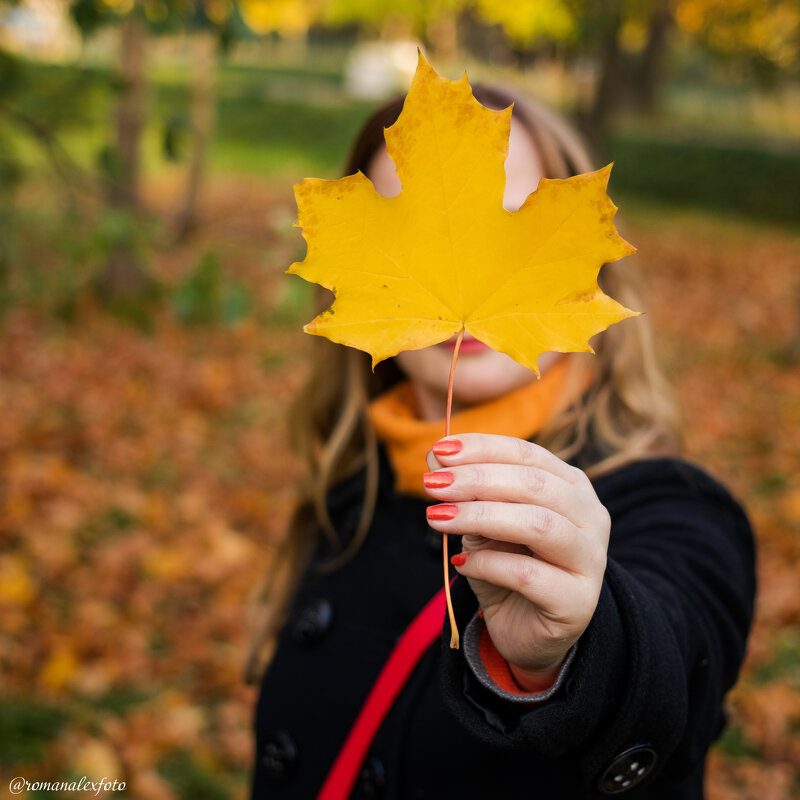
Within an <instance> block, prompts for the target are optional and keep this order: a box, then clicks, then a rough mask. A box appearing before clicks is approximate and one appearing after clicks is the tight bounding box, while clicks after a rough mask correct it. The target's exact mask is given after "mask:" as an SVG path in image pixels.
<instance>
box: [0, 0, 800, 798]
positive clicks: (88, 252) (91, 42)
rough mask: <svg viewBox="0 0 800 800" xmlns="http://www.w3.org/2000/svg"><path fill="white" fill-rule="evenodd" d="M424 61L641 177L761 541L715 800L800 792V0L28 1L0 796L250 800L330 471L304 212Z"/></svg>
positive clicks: (6, 398)
mask: <svg viewBox="0 0 800 800" xmlns="http://www.w3.org/2000/svg"><path fill="white" fill-rule="evenodd" d="M418 45H419V46H421V47H422V48H423V49H424V50H425V52H426V53H427V55H428V57H429V59H430V60H431V62H432V64H433V65H434V67H435V68H436V69H437V70H438V71H439V72H440V74H444V75H446V76H447V77H450V78H455V77H458V76H459V75H461V74H462V72H463V71H464V69H467V70H468V73H469V76H470V78H471V79H473V80H482V81H486V82H499V83H504V84H509V85H513V86H516V87H519V88H521V89H523V90H525V91H529V92H530V93H532V94H534V95H536V96H538V97H540V98H542V99H544V100H545V101H547V102H549V103H551V104H552V105H554V106H556V107H558V108H560V109H561V110H563V111H564V112H565V113H566V114H567V115H568V116H570V117H571V118H572V119H574V120H576V121H577V122H578V124H579V125H580V126H581V128H582V129H583V130H584V131H585V133H586V134H587V136H588V137H589V139H590V140H591V142H592V146H593V148H594V151H595V153H596V155H597V161H598V164H600V163H606V162H607V161H610V160H614V161H615V162H616V165H615V167H614V171H613V175H612V181H611V187H610V192H611V195H612V197H613V198H614V200H615V201H616V203H617V204H618V205H619V206H620V207H621V211H620V213H619V215H618V222H619V227H620V229H621V230H622V231H623V233H624V235H625V236H626V238H628V239H629V240H631V241H632V242H634V243H635V244H636V245H637V247H638V248H639V254H638V256H636V258H637V259H638V266H639V270H640V273H641V276H642V282H643V286H644V291H645V295H646V299H647V304H646V305H647V308H648V310H649V313H650V314H651V316H652V319H653V322H654V325H655V327H656V329H657V331H658V343H659V348H660V351H661V355H662V357H663V359H664V361H665V364H666V367H667V369H668V372H669V374H670V377H671V379H672V380H673V382H674V384H675V386H676V387H677V391H678V393H679V395H680V399H681V401H682V403H683V406H684V410H685V416H686V422H687V430H688V434H687V446H688V453H689V456H690V457H691V458H693V459H696V460H698V461H699V462H701V463H702V464H704V465H706V466H707V467H708V468H709V469H710V470H711V471H713V472H714V473H716V474H717V475H719V476H721V477H722V478H723V480H725V481H726V482H728V483H729V484H730V485H731V487H732V488H733V490H734V491H735V492H736V493H737V494H738V496H739V497H740V498H742V499H743V501H744V502H745V503H746V505H747V506H748V508H749V510H750V513H751V515H752V518H753V520H754V523H755V525H756V527H757V530H758V536H759V540H760V546H761V553H760V561H759V575H760V582H761V585H760V600H759V606H758V616H757V624H756V628H755V631H754V634H753V638H752V642H751V647H750V652H749V656H748V661H747V664H746V667H745V670H744V673H743V676H742V680H741V682H740V683H739V685H738V687H737V688H736V690H735V691H734V692H733V695H732V697H731V698H730V726H729V728H728V730H727V731H726V733H725V734H724V735H723V737H722V739H721V740H720V741H719V742H718V744H717V745H716V746H715V748H714V751H713V756H712V759H711V763H710V767H709V774H708V780H707V784H708V797H709V798H710V800H787V799H788V798H791V797H798V796H800V772H798V764H800V591H798V585H799V584H800V566H799V565H800V7H799V6H798V4H797V2H796V0H761V1H760V2H759V1H757V0H605V1H604V2H592V1H591V0H431V2H424V0H410V1H409V2H400V0H328V1H326V0H263V2H259V0H247V1H245V0H240V1H239V2H238V3H236V2H232V0H205V2H199V1H193V0H27V2H23V0H19V2H10V1H9V0H0V326H1V327H2V338H1V339H0V775H1V776H2V779H3V780H2V788H0V792H5V787H6V785H7V783H6V782H7V781H8V779H9V778H10V777H13V776H16V775H24V776H26V777H28V778H29V779H30V780H47V779H52V780H56V779H68V778H70V777H71V776H74V777H80V776H82V775H87V776H89V777H93V778H101V777H103V776H106V777H109V778H117V779H118V780H125V781H126V783H127V785H128V795H129V796H131V797H136V798H142V800H223V799H224V798H244V797H245V796H246V793H247V783H248V776H249V770H250V765H251V760H252V752H251V749H252V745H251V734H250V726H251V715H252V712H253V703H254V699H255V689H254V688H253V687H251V686H247V685H245V684H244V683H243V682H242V679H241V673H242V667H243V661H244V653H245V645H246V640H247V629H246V613H245V612H246V608H247V605H248V599H249V597H250V595H251V594H252V592H253V590H254V587H256V586H257V584H258V582H259V579H260V577H261V576H262V575H263V574H264V572H265V570H266V568H267V566H268V565H269V563H270V558H271V556H272V554H273V552H274V549H275V545H276V543H277V542H278V541H279V540H280V537H281V536H282V534H283V530H284V526H285V522H286V519H287V515H288V513H289V510H290V508H291V502H292V485H293V482H294V481H295V480H296V479H297V477H298V474H299V472H298V465H297V463H296V461H295V460H294V458H293V457H292V455H291V453H290V450H289V447H288V444H287V441H286V434H285V431H284V427H283V426H284V414H285V409H286V406H287V402H288V400H289V398H290V397H291V396H292V394H293V392H294V391H295V390H296V388H297V387H298V386H299V384H300V383H301V381H302V379H303V375H304V366H303V364H304V353H305V348H306V342H305V341H304V335H303V334H302V332H301V327H302V324H303V323H304V322H305V321H307V320H308V319H309V318H310V295H309V291H308V287H307V285H306V284H304V283H303V282H302V281H301V280H299V279H289V278H285V277H284V276H283V274H282V273H283V271H284V269H285V268H286V267H287V266H288V264H289V263H290V262H291V261H293V260H294V259H295V258H298V257H302V253H303V252H304V246H303V243H302V240H301V238H300V235H299V233H298V231H297V230H296V229H294V228H293V227H292V223H293V222H294V219H295V213H296V212H295V206H294V200H293V195H292V189H291V185H292V183H293V182H297V181H299V180H300V179H302V178H303V177H306V176H315V177H326V178H332V177H337V176H338V175H339V170H340V167H341V164H342V163H343V161H344V157H345V153H346V150H347V145H348V142H349V140H350V138H351V137H352V135H353V134H354V133H355V131H356V130H357V129H358V127H359V125H360V123H361V122H362V121H363V120H364V119H365V117H366V115H367V114H368V113H369V111H370V109H371V108H372V107H373V106H374V104H375V103H376V102H378V100H379V99H380V98H382V97H384V96H386V95H387V94H391V93H394V92H396V91H402V90H403V89H404V88H405V87H407V85H408V82H409V80H410V77H411V74H412V72H413V69H414V67H415V64H416V47H417V46H418ZM22 796H24V795H22ZM32 796H37V797H40V796H41V797H45V796H58V795H51V794H48V793H46V792H38V793H35V794H34V795H32Z"/></svg>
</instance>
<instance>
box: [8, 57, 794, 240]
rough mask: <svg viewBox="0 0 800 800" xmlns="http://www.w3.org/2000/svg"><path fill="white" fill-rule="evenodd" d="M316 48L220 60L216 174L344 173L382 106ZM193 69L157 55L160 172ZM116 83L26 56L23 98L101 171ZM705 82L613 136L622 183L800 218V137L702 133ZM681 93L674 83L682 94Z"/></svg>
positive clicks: (612, 153) (155, 149)
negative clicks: (775, 142)
mask: <svg viewBox="0 0 800 800" xmlns="http://www.w3.org/2000/svg"><path fill="white" fill-rule="evenodd" d="M311 56H312V57H309V58H307V59H306V61H304V62H301V61H298V62H296V63H291V62H287V61H286V60H283V61H279V60H278V59H277V58H275V59H274V63H268V62H266V61H265V63H264V64H263V65H253V64H249V65H245V64H237V63H229V62H225V61H223V62H222V63H221V65H220V68H219V72H218V77H217V82H218V107H217V127H216V135H215V139H214V141H213V144H212V146H211V149H210V168H211V170H212V172H215V173H218V174H220V173H225V172H237V173H246V174H248V175H259V176H263V177H265V178H276V177H280V178H291V179H293V180H300V179H302V178H303V177H307V176H315V177H326V178H330V177H336V176H338V175H339V174H340V172H341V168H342V164H343V162H344V160H345V158H346V154H347V151H348V147H349V144H350V142H351V140H352V138H353V136H354V134H355V133H356V131H357V130H358V128H359V126H360V125H361V123H362V122H363V120H364V119H365V118H366V116H367V115H368V114H369V112H370V109H371V108H372V105H373V104H371V103H361V102H356V101H353V100H352V99H349V98H348V97H347V96H346V95H345V94H344V92H343V90H342V65H343V59H342V58H341V57H339V58H338V59H325V58H324V57H320V58H317V54H316V53H313V54H311ZM189 77H190V75H189V67H188V66H187V64H186V63H176V64H170V65H165V64H157V65H155V66H154V67H153V68H152V69H151V80H152V86H151V95H150V98H151V100H150V102H151V105H150V117H149V125H148V127H147V130H146V132H145V136H144V141H143V161H144V164H145V168H146V170H147V171H148V173H150V174H156V173H164V172H166V171H169V170H174V169H181V165H180V164H179V165H177V166H176V165H174V164H172V163H171V162H170V161H169V160H168V159H167V156H166V154H165V149H164V140H165V134H166V132H167V131H168V130H172V131H173V132H174V131H177V134H176V135H177V137H178V141H177V154H178V156H179V157H181V158H182V159H183V160H184V161H185V159H186V157H187V149H188V148H187V146H186V144H187V139H186V136H185V133H181V130H184V129H185V125H186V119H187V116H188V110H189V99H190V90H189V85H188V83H189ZM110 85H113V79H112V73H111V72H110V71H109V69H107V68H101V67H77V66H62V67H58V66H53V65H41V64H26V65H24V78H23V83H22V86H23V87H24V89H25V91H24V92H21V93H18V95H17V100H16V102H17V103H18V104H19V105H20V109H21V110H22V111H24V112H25V113H27V114H28V115H30V116H37V115H40V114H41V113H43V112H42V109H46V110H47V113H46V116H45V118H46V119H48V120H51V121H53V122H55V123H57V124H58V126H59V128H60V137H61V140H62V141H63V142H64V145H65V148H66V149H67V150H68V152H69V153H70V155H71V157H72V158H73V159H74V160H75V161H76V162H77V163H79V164H81V165H83V166H85V167H87V168H92V169H93V168H95V166H96V164H97V162H98V158H99V155H100V153H101V152H102V149H103V147H104V146H107V144H108V142H109V140H110V136H111V125H110V124H109V120H110V119H111V114H112V109H113V100H114V98H113V94H112V93H111V92H109V91H108V87H109V86H110ZM699 91H700V90H699V89H697V90H695V92H694V94H693V95H692V97H693V98H694V99H693V101H692V103H693V105H692V107H691V108H689V109H687V119H686V126H685V130H683V133H682V134H681V122H680V119H681V118H680V116H679V115H676V114H674V113H673V114H672V115H671V116H670V119H669V124H668V125H665V126H664V127H662V128H658V127H653V126H652V125H644V124H638V123H636V122H635V121H633V122H632V123H626V125H625V128H624V129H623V130H622V131H621V132H619V133H617V134H616V135H615V136H614V137H613V138H612V140H611V143H610V146H609V148H608V152H607V153H606V154H605V156H606V158H607V159H608V160H611V159H613V160H615V161H616V166H615V169H614V176H613V183H612V187H613V189H614V191H617V192H619V193H620V194H621V195H623V196H624V195H629V196H635V197H637V198H642V199H645V200H650V201H654V202H657V203H660V204H662V205H666V206H669V207H673V208H677V207H682V206H686V207H690V208H695V209H707V210H710V211H713V212H714V213H719V212H722V213H724V214H729V215H733V216H739V217H749V218H751V219H763V220H767V221H770V222H778V223H781V224H788V225H795V224H797V223H798V222H800V219H799V217H800V214H799V213H798V203H797V186H798V185H800V143H794V144H792V143H791V142H789V143H788V144H785V145H784V147H783V148H782V149H778V148H772V149H770V147H767V146H765V145H764V144H763V142H761V141H759V139H758V138H757V137H755V134H753V133H752V132H751V133H750V134H749V138H748V139H745V140H740V141H738V142H737V143H736V144H732V143H731V137H730V132H729V129H728V128H727V127H726V125H727V123H726V122H725V121H724V120H722V121H718V125H719V126H720V127H719V131H721V132H720V133H718V134H716V135H715V133H714V128H713V126H712V127H711V128H710V129H708V130H707V131H705V133H704V135H703V137H702V138H700V136H699V135H698V133H697V131H698V130H701V129H702V127H701V126H700V127H699V124H698V120H697V118H696V117H697V114H698V109H697V107H698V101H697V94H698V92H699ZM708 92H709V96H708V106H709V110H708V114H709V120H710V121H711V123H712V125H713V121H714V113H715V112H714V108H715V98H720V97H721V98H723V99H726V98H727V100H728V101H730V97H729V95H731V92H727V94H726V92H725V90H724V89H720V88H719V87H708ZM684 93H685V90H684ZM678 94H680V93H678ZM675 95H676V92H675V91H673V92H672V97H673V100H672V101H671V102H674V98H675ZM736 96H737V97H738V96H739V95H738V94H737V95H736ZM36 97H38V98H39V99H38V100H37V99H36ZM64 101H65V102H64ZM687 103H688V101H687ZM728 105H730V102H729V103H728ZM673 111H674V109H673ZM37 118H38V117H37ZM9 130H10V129H9V126H8V123H5V124H4V123H3V121H2V115H0V138H2V137H3V133H4V131H5V133H6V138H7V139H9V138H10V140H11V144H12V145H13V150H14V151H15V152H17V153H18V155H19V157H20V158H21V159H22V161H24V162H25V164H26V166H31V165H33V166H34V167H35V166H36V165H41V163H42V155H41V152H40V151H39V148H38V147H37V146H36V145H34V144H32V143H31V141H30V140H29V139H26V137H24V136H21V135H20V134H19V132H14V131H11V133H10V134H9ZM181 143H182V144H183V146H181Z"/></svg>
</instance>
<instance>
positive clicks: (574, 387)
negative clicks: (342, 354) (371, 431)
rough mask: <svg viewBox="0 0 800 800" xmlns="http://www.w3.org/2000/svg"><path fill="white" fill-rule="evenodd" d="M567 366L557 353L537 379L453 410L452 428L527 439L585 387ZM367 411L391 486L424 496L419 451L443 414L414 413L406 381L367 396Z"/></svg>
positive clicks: (437, 430) (439, 427)
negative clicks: (422, 416)
mask: <svg viewBox="0 0 800 800" xmlns="http://www.w3.org/2000/svg"><path fill="white" fill-rule="evenodd" d="M568 366H569V359H567V358H562V359H561V360H560V361H558V362H557V363H555V364H553V366H552V367H550V369H548V370H547V371H546V372H545V373H544V375H542V377H541V379H540V380H538V381H537V380H534V381H532V382H531V383H529V384H527V385H525V386H522V387H521V388H519V389H516V390H514V391H513V392H510V393H509V394H507V395H504V396H503V397H498V398H497V399H496V400H491V401H490V402H488V403H484V404H482V405H477V406H471V407H470V408H466V409H464V410H463V411H460V412H459V413H457V414H453V415H452V417H451V420H450V429H451V431H453V432H454V433H456V434H457V433H459V432H464V433H466V432H473V431H480V432H481V433H496V434H502V435H505V436H516V437H518V438H520V439H530V438H531V437H532V436H533V435H534V434H536V433H537V432H538V431H540V430H541V429H542V428H543V427H544V425H545V424H546V423H547V422H549V421H550V420H551V419H552V418H553V417H554V416H555V415H556V414H558V413H560V412H561V411H563V410H564V409H565V408H567V406H569V405H570V403H572V401H573V400H575V399H576V398H577V397H578V396H579V394H580V393H581V392H583V391H584V390H585V389H586V388H587V387H588V385H589V381H590V376H589V374H588V372H582V373H581V376H580V380H578V381H573V380H569V381H568V380H567V378H568V375H569V373H570V370H569V369H568ZM573 374H574V373H573ZM456 380H457V378H456ZM568 383H569V384H570V385H569V386H568V385H567V384H568ZM442 411H444V409H442ZM369 416H370V419H371V421H372V424H373V426H374V427H375V432H376V434H377V436H378V439H380V441H381V442H383V444H384V445H385V446H386V449H387V452H388V454H389V460H390V461H391V463H392V467H393V469H394V473H395V489H396V490H397V491H398V492H401V493H404V494H415V495H417V496H419V497H424V498H428V497H429V495H428V494H427V493H426V492H425V490H424V488H423V486H422V474H423V473H424V472H427V469H428V468H427V465H426V463H425V456H426V454H427V452H428V450H430V449H431V445H433V444H434V442H436V441H438V440H439V439H441V438H442V436H444V419H440V420H435V421H432V422H429V421H426V420H422V419H418V417H417V404H416V400H415V398H414V392H413V389H412V388H411V384H410V383H409V382H408V381H404V382H403V383H400V384H398V385H397V386H394V387H392V388H391V389H390V390H389V391H388V392H385V393H384V394H382V395H381V396H380V397H378V398H376V399H375V400H373V401H372V403H370V406H369Z"/></svg>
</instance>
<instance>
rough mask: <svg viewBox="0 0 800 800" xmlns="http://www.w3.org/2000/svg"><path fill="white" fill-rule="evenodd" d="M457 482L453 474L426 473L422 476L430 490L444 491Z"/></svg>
mask: <svg viewBox="0 0 800 800" xmlns="http://www.w3.org/2000/svg"><path fill="white" fill-rule="evenodd" d="M454 480H455V475H453V473H452V472H426V473H425V474H424V475H423V476H422V482H423V483H424V484H425V486H426V487H427V488H428V489H444V487H445V486H449V485H450V484H451V483H452V482H453V481H454Z"/></svg>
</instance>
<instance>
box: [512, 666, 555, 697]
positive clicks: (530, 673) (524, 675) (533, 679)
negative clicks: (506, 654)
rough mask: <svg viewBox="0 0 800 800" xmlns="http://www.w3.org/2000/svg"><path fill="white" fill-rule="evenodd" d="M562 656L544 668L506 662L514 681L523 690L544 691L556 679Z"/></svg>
mask: <svg viewBox="0 0 800 800" xmlns="http://www.w3.org/2000/svg"><path fill="white" fill-rule="evenodd" d="M563 664H564V657H562V658H561V659H560V660H559V661H558V663H557V664H556V665H555V666H553V667H548V668H546V669H526V668H525V667H520V666H517V665H516V664H512V663H511V662H509V663H508V668H509V669H510V670H511V676H512V677H513V678H514V682H515V683H516V684H517V686H519V688H520V689H521V690H522V691H524V692H546V691H547V690H548V689H549V688H550V687H551V686H552V685H553V684H554V683H555V682H556V680H558V675H559V673H560V672H561V667H562V666H563Z"/></svg>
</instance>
